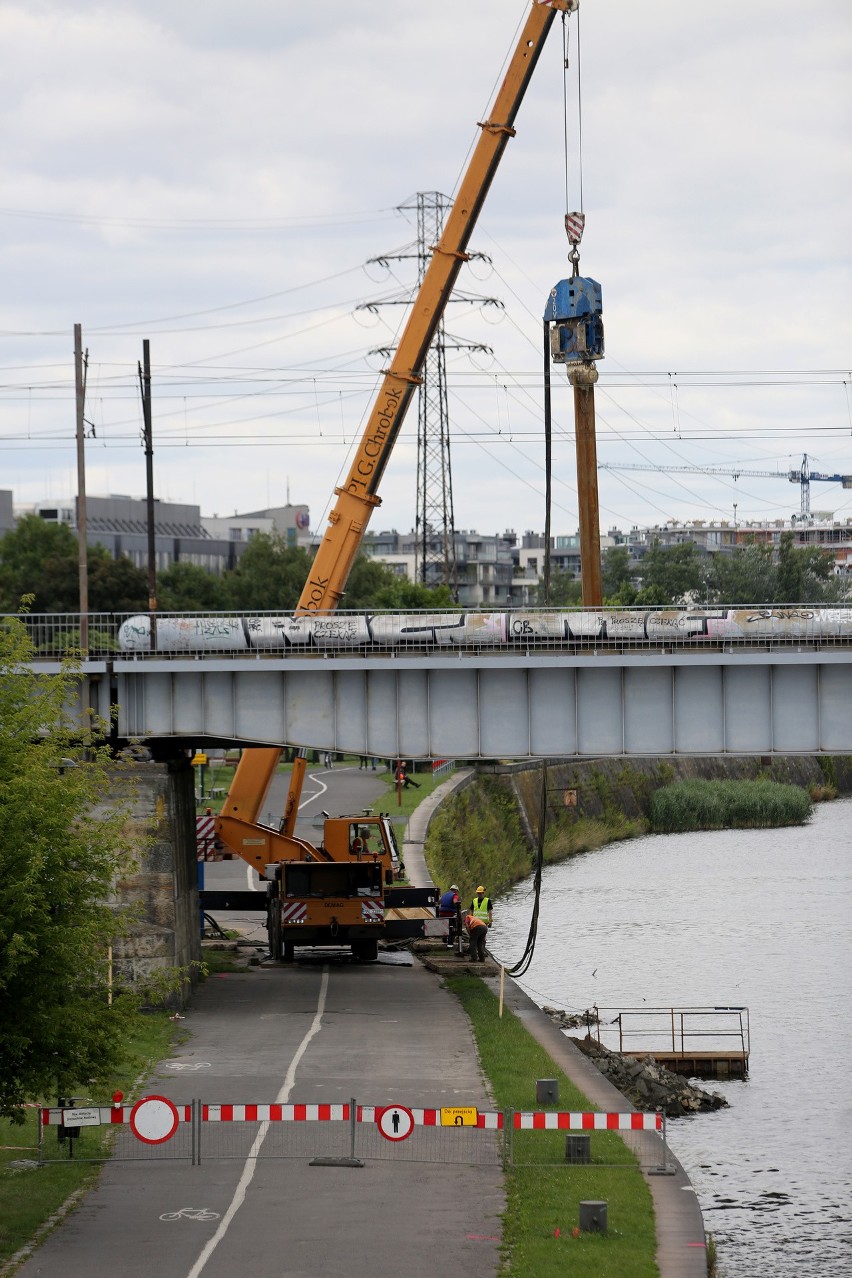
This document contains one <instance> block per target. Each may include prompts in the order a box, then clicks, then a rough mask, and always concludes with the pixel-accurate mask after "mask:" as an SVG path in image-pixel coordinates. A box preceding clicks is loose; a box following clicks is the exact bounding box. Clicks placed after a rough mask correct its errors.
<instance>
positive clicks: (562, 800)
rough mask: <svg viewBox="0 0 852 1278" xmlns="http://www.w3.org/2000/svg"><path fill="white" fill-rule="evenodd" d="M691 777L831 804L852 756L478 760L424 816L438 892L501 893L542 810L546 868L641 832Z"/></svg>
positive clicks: (848, 787)
mask: <svg viewBox="0 0 852 1278" xmlns="http://www.w3.org/2000/svg"><path fill="white" fill-rule="evenodd" d="M543 778H544V784H543V783H542V782H543ZM691 780H708V781H760V780H767V781H771V782H775V783H778V784H781V785H789V786H798V787H799V788H800V789H802V790H803V791H805V792H806V793H807V794H808V795H809V796H810V797H811V798H812V799H815V800H819V799H823V798H833V797H835V795H837V794H852V756H848V755H826V756H813V757H812V756H798V755H797V756H789V757H779V758H772V759H766V760H763V759H760V758H727V757H724V758H717V757H713V758H710V757H708V758H689V759H677V758H672V759H631V760H625V759H591V760H584V761H580V762H554V763H547V764H545V765H544V766H542V765H540V764H531V763H529V762H524V763H505V764H500V763H497V764H479V765H476V767H471V768H470V769H469V770H465V771H464V772H460V773H457V774H456V775H455V777H454V778H453V786H452V788H451V793H449V795H448V797H446V798H445V799H444V800H443V802H442V803H441V804H440V806H436V809H435V811H434V813H433V814H432V815H431V816H430V818H429V819H428V822H427V826H428V828H424V830H423V833H422V843H423V850H424V855H425V859H426V864H427V866H428V869H429V873H430V874H431V877H432V880H433V882H435V883H436V884H438V885H440V886H446V885H448V884H449V883H458V884H459V887H460V889H461V893H462V897H463V898H465V897H468V896H471V895H472V894H473V891H474V889H475V888H476V886H477V885H478V884H479V883H483V884H485V885H486V887H487V889H488V894H489V895H490V896H491V897H492V898H493V897H498V896H499V895H500V894H501V893H503V892H505V891H507V890H508V889H509V888H511V887H512V886H513V885H514V884H516V883H520V882H522V881H523V879H525V878H526V877H527V876H528V875H529V874H530V873H531V871H532V866H533V858H534V854H535V851H536V848H537V846H538V841H539V827H540V824H541V820H542V814H543V819H544V862H545V864H546V865H552V864H556V863H558V862H560V861H564V860H566V859H567V858H568V857H571V856H574V855H576V854H578V853H581V852H589V851H593V850H595V849H596V848H601V847H604V846H605V845H607V844H609V843H614V842H619V841H621V840H623V839H632V838H637V837H639V836H641V835H644V834H647V833H648V832H649V831H650V829H651V822H650V808H651V801H652V797H653V795H654V794H656V793H657V792H658V791H660V790H662V789H664V788H665V787H667V786H670V785H672V784H673V783H676V782H681V781H691Z"/></svg>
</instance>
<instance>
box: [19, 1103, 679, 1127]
mask: <svg viewBox="0 0 852 1278" xmlns="http://www.w3.org/2000/svg"><path fill="white" fill-rule="evenodd" d="M88 1108H89V1109H90V1111H91V1112H92V1113H93V1114H94V1113H95V1112H97V1114H98V1117H99V1122H100V1123H101V1124H103V1125H105V1126H117V1125H119V1124H122V1123H129V1122H130V1115H131V1113H132V1111H133V1106H132V1105H112V1106H100V1107H98V1106H92V1107H88ZM386 1108H387V1106H385V1105H356V1107H355V1121H356V1122H358V1123H375V1122H376V1117H377V1114H379V1113H381V1111H382V1110H383V1109H386ZM176 1109H177V1114H178V1120H179V1121H180V1122H181V1123H190V1122H191V1121H192V1106H191V1105H177V1106H176ZM410 1112H411V1114H412V1116H413V1118H414V1125H415V1126H416V1127H441V1126H442V1123H441V1110H440V1109H411V1111H410ZM66 1113H67V1110H64V1109H42V1111H41V1124H42V1126H43V1127H61V1126H62V1123H63V1114H66ZM350 1118H351V1107H350V1105H349V1104H340V1105H338V1104H328V1105H323V1104H315V1105H275V1104H270V1105H202V1106H201V1121H202V1122H203V1123H317V1122H319V1123H323V1122H348V1121H349V1120H350ZM475 1125H476V1127H478V1128H479V1129H480V1130H487V1131H502V1130H503V1114H502V1113H501V1112H500V1111H499V1110H497V1111H493V1112H489V1111H484V1110H479V1111H478V1113H477V1119H476V1124H475ZM465 1126H466V1127H472V1126H474V1124H472V1123H471V1124H465ZM513 1126H514V1128H515V1130H516V1131H583V1132H586V1131H596V1132H624V1131H631V1132H637V1131H639V1132H659V1131H662V1130H663V1116H662V1114H661V1113H654V1114H650V1113H641V1112H640V1113H610V1114H596V1113H583V1112H576V1113H575V1112H563V1113H553V1112H549V1111H528V1112H526V1111H525V1112H522V1113H516V1114H514V1115H513Z"/></svg>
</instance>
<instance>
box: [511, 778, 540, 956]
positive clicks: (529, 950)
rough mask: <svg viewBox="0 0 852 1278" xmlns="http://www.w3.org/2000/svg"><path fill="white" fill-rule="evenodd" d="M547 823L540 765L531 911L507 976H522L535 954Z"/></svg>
mask: <svg viewBox="0 0 852 1278" xmlns="http://www.w3.org/2000/svg"><path fill="white" fill-rule="evenodd" d="M546 822H547V764H546V763H544V762H542V765H541V797H540V800H539V809H538V840H537V844H536V858H535V870H534V872H533V893H534V899H533V909H532V917H531V919H530V930H529V934H528V935H527V943H526V945H525V946H524V952H523V954H522V955H521V957H520V958H519V959H518V961H517V963H516V964H515V965H514V967H507V968H506V975H507V976H523V975H524V973H525V972H526V971H527V970H528V968H529V966H530V964H531V963H532V960H533V955H534V954H535V943H536V938H537V936H538V911H539V906H540V904H541V872H542V869H543V868H544V831H545V825H546Z"/></svg>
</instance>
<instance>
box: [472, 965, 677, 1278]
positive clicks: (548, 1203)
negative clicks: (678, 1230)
mask: <svg viewBox="0 0 852 1278" xmlns="http://www.w3.org/2000/svg"><path fill="white" fill-rule="evenodd" d="M447 985H448V987H449V989H450V990H451V991H452V992H453V993H454V994H456V995H457V997H458V998H459V999H460V1001H461V1004H462V1006H463V1007H464V1009H465V1011H466V1012H467V1014H468V1016H469V1017H470V1020H471V1023H472V1026H473V1031H474V1034H475V1036H476V1042H477V1046H478V1048H479V1055H480V1059H481V1061H482V1066H483V1069H484V1071H485V1074H486V1076H487V1077H488V1079H489V1080H490V1082H491V1088H492V1092H493V1095H494V1099H495V1101H496V1103H497V1106H498V1108H500V1109H515V1110H535V1109H541V1108H543V1107H542V1106H541V1105H539V1104H537V1103H536V1099H535V1082H536V1079H539V1078H555V1079H556V1080H557V1081H558V1084H559V1105H558V1107H550V1108H559V1109H560V1110H591V1109H595V1108H596V1106H594V1105H592V1104H590V1102H589V1101H588V1099H587V1098H586V1097H585V1096H584V1095H583V1094H582V1092H580V1091H578V1089H577V1088H576V1087H575V1086H574V1084H573V1083H571V1082H570V1080H569V1079H568V1077H567V1076H566V1075H565V1074H564V1073H563V1072H562V1071H561V1070H560V1069H559V1068H558V1067H557V1066H556V1065H554V1063H553V1061H552V1060H551V1059H550V1057H549V1056H548V1055H547V1053H546V1052H545V1050H544V1048H543V1047H541V1046H540V1045H539V1044H538V1043H537V1042H536V1041H535V1039H533V1038H531V1037H530V1035H529V1034H527V1032H526V1030H525V1029H524V1028H523V1026H522V1025H521V1023H520V1021H519V1020H518V1019H517V1017H516V1016H514V1015H513V1013H511V1012H509V1011H506V1010H504V1013H503V1017H502V1019H500V1018H499V1017H498V1002H497V999H496V998H495V997H494V995H493V994H492V993H491V991H490V990H489V989H487V988H486V986H485V985H484V984H483V983H482V982H481V981H480V980H478V979H477V978H476V977H457V978H451V979H450V980H448V981H447ZM564 1152H565V1133H564V1132H518V1133H516V1134H515V1145H514V1157H515V1161H516V1162H524V1163H527V1164H528V1165H526V1166H514V1167H510V1168H509V1169H508V1170H507V1173H506V1198H507V1203H506V1213H505V1216H504V1221H503V1266H502V1269H501V1274H502V1275H504V1276H505V1278H557V1276H558V1278H566V1276H567V1278H570V1275H572V1274H574V1275H577V1278H581V1276H582V1278H655V1275H658V1273H659V1270H658V1269H657V1265H656V1262H655V1260H654V1256H655V1253H656V1249H657V1241H656V1232H655V1227H654V1209H653V1205H652V1201H651V1194H650V1191H649V1190H648V1187H647V1185H646V1184H645V1181H644V1180H643V1178H642V1175H641V1173H640V1171H639V1167H638V1163H637V1162H636V1160H635V1158H634V1156H633V1154H632V1153H631V1152H630V1150H628V1148H627V1146H626V1145H625V1144H624V1142H623V1141H622V1140H621V1139H620V1138H619V1137H618V1136H617V1135H615V1134H614V1133H611V1132H596V1133H594V1135H593V1136H592V1162H591V1163H590V1164H589V1165H588V1166H580V1167H573V1166H570V1165H568V1164H566V1163H565V1162H564ZM554 1163H555V1164H560V1163H561V1165H557V1166H552V1165H547V1164H554ZM612 1164H615V1165H612ZM588 1199H592V1200H595V1199H598V1200H602V1201H605V1202H606V1203H608V1226H609V1228H608V1232H607V1233H606V1234H592V1233H583V1234H580V1236H579V1237H574V1235H573V1234H572V1230H573V1229H574V1228H575V1227H577V1225H578V1219H579V1204H580V1202H581V1201H585V1200H588ZM557 1231H558V1233H557Z"/></svg>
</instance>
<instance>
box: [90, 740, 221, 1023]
mask: <svg viewBox="0 0 852 1278" xmlns="http://www.w3.org/2000/svg"><path fill="white" fill-rule="evenodd" d="M107 807H109V808H116V807H123V808H126V809H127V811H128V820H127V826H126V830H127V840H128V845H129V846H133V847H138V848H139V849H140V851H139V855H138V857H137V860H136V863H135V865H134V866H133V867H132V868H131V869H130V870H128V871H127V872H126V873H125V874H123V875H122V876H121V877H120V878H119V879H118V880H117V881H116V882H115V885H114V893H115V900H116V903H117V904H118V905H131V906H134V907H136V909H137V910H138V911H139V917H138V918H137V919H136V920H135V921H134V922H133V924H132V925H131V928H130V931H129V933H128V935H127V936H126V937H124V938H122V939H121V940H120V941H119V942H118V943H117V944H116V946H115V947H114V950H113V963H114V966H115V977H116V980H121V981H128V982H129V983H130V984H137V983H138V982H140V981H143V980H145V979H147V978H149V977H151V976H155V975H156V974H157V973H158V972H165V970H166V969H168V968H173V967H180V968H186V969H187V978H188V980H187V982H184V985H183V988H182V989H181V990H179V991H177V992H176V993H175V994H173V995H171V996H170V997H169V1000H168V1001H169V1002H170V1004H173V1005H175V1006H182V1005H183V1003H184V1002H185V998H186V995H187V993H188V981H189V980H191V979H193V975H194V970H192V969H189V964H190V963H192V962H193V961H198V960H199V959H200V956H201V939H200V915H199V902H198V866H197V861H196V850H195V792H194V785H193V776H192V768H191V766H190V764H189V761H188V760H187V759H185V758H180V759H176V760H174V761H172V762H169V763H153V762H149V761H134V762H133V764H132V766H131V767H127V766H124V767H122V768H117V769H116V772H115V776H114V780H113V784H112V787H111V790H110V793H109V795H108V797H107V798H106V800H105V802H104V804H103V809H104V810H106V808H107Z"/></svg>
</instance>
